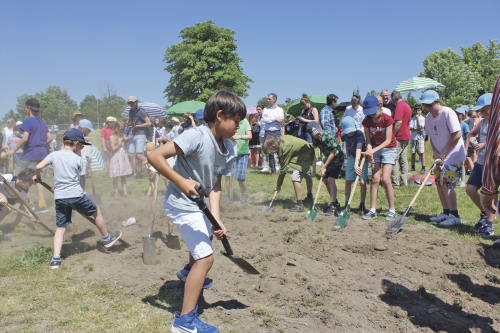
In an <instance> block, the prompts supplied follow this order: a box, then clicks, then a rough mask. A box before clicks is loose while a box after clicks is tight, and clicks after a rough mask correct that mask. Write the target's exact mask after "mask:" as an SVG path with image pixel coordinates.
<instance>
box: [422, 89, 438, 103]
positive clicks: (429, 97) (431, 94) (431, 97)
mask: <svg viewBox="0 0 500 333" xmlns="http://www.w3.org/2000/svg"><path fill="white" fill-rule="evenodd" d="M438 99H439V94H438V93H437V92H435V91H434V90H427V91H426V92H424V93H423V94H422V96H421V97H420V100H421V102H420V103H422V104H432V103H434V101H437V100H438Z"/></svg>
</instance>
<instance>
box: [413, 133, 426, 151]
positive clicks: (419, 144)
mask: <svg viewBox="0 0 500 333" xmlns="http://www.w3.org/2000/svg"><path fill="white" fill-rule="evenodd" d="M424 145H425V139H424V137H423V136H419V135H417V138H416V140H411V142H410V149H411V153H412V154H415V151H416V153H418V154H423V153H424Z"/></svg>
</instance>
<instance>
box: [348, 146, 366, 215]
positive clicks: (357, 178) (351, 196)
mask: <svg viewBox="0 0 500 333" xmlns="http://www.w3.org/2000/svg"><path fill="white" fill-rule="evenodd" d="M361 154H364V153H361ZM364 164H365V157H364V156H363V158H362V159H361V164H360V168H361V173H363V165H364ZM355 167H356V165H355ZM358 181H359V175H356V181H355V182H354V186H353V188H352V191H351V195H350V196H349V201H348V202H347V205H350V204H351V200H352V198H353V197H354V191H355V190H356V186H357V185H358Z"/></svg>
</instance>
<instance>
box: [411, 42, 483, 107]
mask: <svg viewBox="0 0 500 333" xmlns="http://www.w3.org/2000/svg"><path fill="white" fill-rule="evenodd" d="M419 76H420V77H427V78H430V79H433V80H436V81H437V82H439V83H441V84H443V85H445V88H444V89H439V91H438V92H439V96H440V98H441V104H442V105H446V106H449V107H451V108H453V109H455V108H457V107H459V106H460V105H464V104H475V103H476V99H477V97H478V96H479V91H480V90H481V89H482V86H481V76H480V75H479V74H478V73H477V72H476V71H475V70H474V68H472V67H471V66H470V65H468V64H466V63H465V62H464V60H463V58H462V57H461V56H460V54H458V52H457V51H455V50H452V49H451V48H448V49H446V50H439V51H436V52H434V53H432V54H431V55H428V56H427V57H425V60H424V70H423V71H422V72H420V74H419Z"/></svg>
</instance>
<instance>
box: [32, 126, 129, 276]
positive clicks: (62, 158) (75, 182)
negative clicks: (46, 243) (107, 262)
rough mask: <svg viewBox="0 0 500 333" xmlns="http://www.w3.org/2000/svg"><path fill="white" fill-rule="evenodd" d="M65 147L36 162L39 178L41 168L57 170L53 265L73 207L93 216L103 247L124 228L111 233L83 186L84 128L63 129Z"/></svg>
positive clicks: (39, 177) (59, 253) (55, 178)
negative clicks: (82, 155) (81, 175)
mask: <svg viewBox="0 0 500 333" xmlns="http://www.w3.org/2000/svg"><path fill="white" fill-rule="evenodd" d="M63 142H64V149H62V150H59V151H56V152H53V153H51V154H49V155H47V157H45V159H44V160H42V161H41V162H40V163H38V165H37V166H36V178H37V180H38V181H39V180H40V179H41V172H42V169H43V168H45V167H46V166H47V165H49V164H50V165H51V166H52V169H53V170H54V199H55V201H56V225H57V229H56V233H55V235H54V257H53V258H52V261H51V262H50V268H51V269H55V268H59V267H60V266H61V247H62V243H63V238H64V233H65V232H66V226H67V225H69V224H71V213H72V211H73V209H75V210H77V211H78V212H79V213H81V214H83V215H85V216H93V217H94V219H95V225H96V226H97V228H98V229H99V231H100V232H101V234H102V237H103V240H104V247H110V246H112V245H113V244H114V243H115V242H116V241H117V240H118V239H120V237H121V235H122V232H121V231H115V232H113V233H112V234H110V233H108V230H107V229H106V225H105V224H104V220H103V218H102V215H101V212H100V211H99V208H97V206H96V205H95V204H94V203H93V202H92V201H91V200H90V199H89V197H88V196H87V195H86V194H85V193H84V192H83V189H82V187H81V186H80V172H81V171H82V169H83V165H84V163H83V160H82V159H81V158H80V156H78V155H77V154H76V153H78V152H79V151H80V150H81V149H82V147H83V146H84V145H90V144H89V143H87V142H85V139H84V137H83V132H82V131H80V130H79V129H76V128H71V129H69V130H67V131H66V132H64V137H63Z"/></svg>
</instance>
